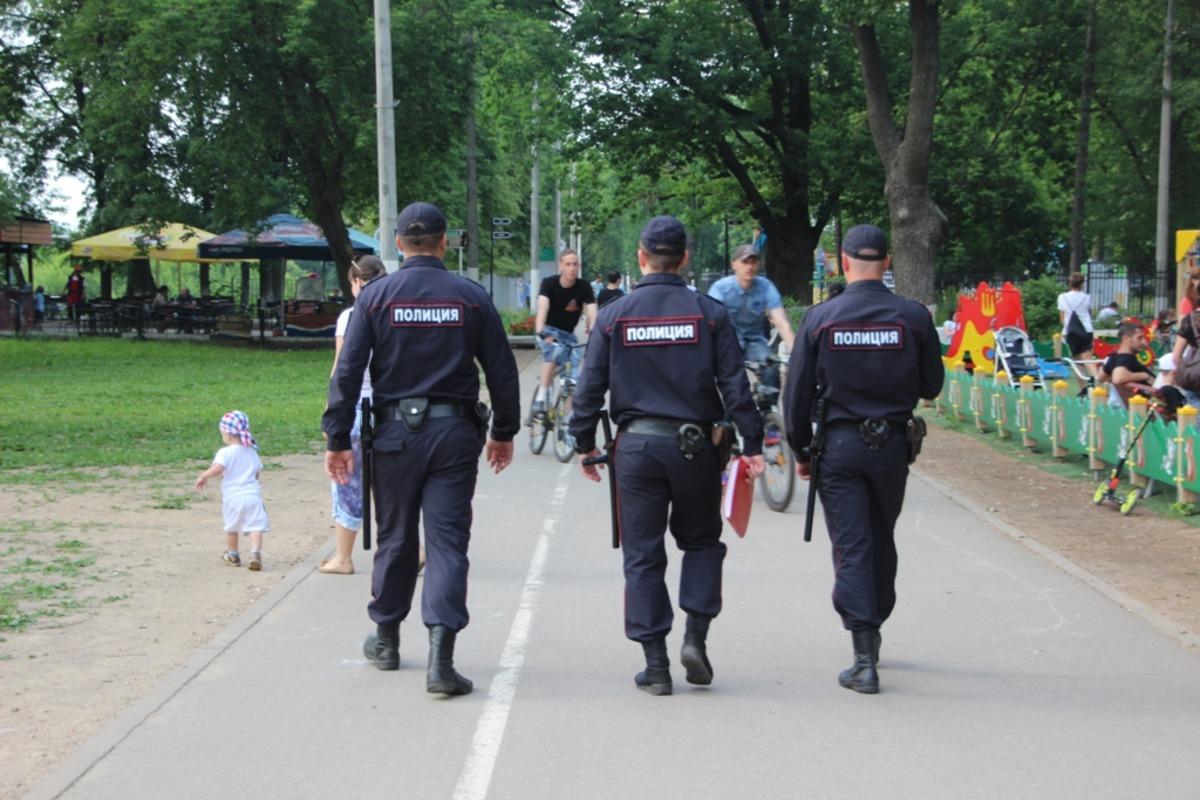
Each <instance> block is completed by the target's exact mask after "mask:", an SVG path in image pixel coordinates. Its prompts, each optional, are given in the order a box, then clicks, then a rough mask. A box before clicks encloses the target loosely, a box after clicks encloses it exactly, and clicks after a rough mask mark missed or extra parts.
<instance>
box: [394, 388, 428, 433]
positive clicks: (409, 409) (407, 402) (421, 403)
mask: <svg viewBox="0 0 1200 800" xmlns="http://www.w3.org/2000/svg"><path fill="white" fill-rule="evenodd" d="M398 405H399V407H400V418H401V419H402V420H404V427H406V428H408V430H409V431H410V432H412V433H416V432H417V431H419V430H421V429H422V428H424V427H425V420H426V418H427V417H428V416H429V398H428V397H405V398H402V399H401V400H400V401H399V403H398Z"/></svg>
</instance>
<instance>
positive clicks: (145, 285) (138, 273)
mask: <svg viewBox="0 0 1200 800" xmlns="http://www.w3.org/2000/svg"><path fill="white" fill-rule="evenodd" d="M128 263H129V267H128V269H127V270H126V273H125V274H126V282H125V296H126V297H138V296H143V297H150V296H153V295H154V293H155V291H157V290H158V287H157V286H155V285H154V273H153V272H151V270H150V259H148V258H135V259H133V260H132V261H130V262H128Z"/></svg>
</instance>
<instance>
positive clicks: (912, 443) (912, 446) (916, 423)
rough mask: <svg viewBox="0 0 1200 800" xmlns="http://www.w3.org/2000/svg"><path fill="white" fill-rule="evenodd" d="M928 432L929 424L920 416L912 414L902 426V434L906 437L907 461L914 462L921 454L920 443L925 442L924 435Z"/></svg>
mask: <svg viewBox="0 0 1200 800" xmlns="http://www.w3.org/2000/svg"><path fill="white" fill-rule="evenodd" d="M928 433H929V426H928V425H926V424H925V420H924V419H922V418H921V417H916V416H914V417H913V418H912V419H910V420H909V421H908V424H907V425H905V426H904V435H905V438H906V439H908V463H910V464H913V463H915V462H916V460H917V456H919V455H921V445H922V444H923V443H924V442H925V436H926V435H927V434H928Z"/></svg>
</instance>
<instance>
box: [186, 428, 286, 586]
mask: <svg viewBox="0 0 1200 800" xmlns="http://www.w3.org/2000/svg"><path fill="white" fill-rule="evenodd" d="M220 430H221V439H222V441H224V442H225V446H224V447H222V448H221V449H220V450H218V451H217V454H216V455H215V456H213V463H212V465H211V466H210V467H209V468H208V469H206V470H205V471H204V472H202V473H200V476H199V477H198V478H196V491H203V490H204V487H205V485H206V484H207V482H208V479H209V478H213V477H216V476H217V475H221V476H222V478H221V515H222V517H223V518H224V523H225V540H226V542H225V543H226V550H225V553H224V554H223V555H222V556H221V558H222V560H224V561H225V563H226V564H229V565H230V566H233V567H240V566H241V565H242V560H241V556H240V554H239V553H238V534H242V535H245V536H249V537H250V569H252V570H255V571H257V570H260V569H262V539H263V534H264V533H266V532H267V531H269V530H271V523H270V520H268V519H267V509H266V507H265V506H264V505H263V499H262V485H261V484H260V483H259V482H258V476H259V473H261V472H262V461H260V460H259V458H258V442H257V441H255V439H254V436H253V435H251V433H250V419H249V418H248V417H247V416H246V415H245V414H243V413H242V412H241V411H230V412H229V413H228V414H226V415H225V416H223V417H221V423H220Z"/></svg>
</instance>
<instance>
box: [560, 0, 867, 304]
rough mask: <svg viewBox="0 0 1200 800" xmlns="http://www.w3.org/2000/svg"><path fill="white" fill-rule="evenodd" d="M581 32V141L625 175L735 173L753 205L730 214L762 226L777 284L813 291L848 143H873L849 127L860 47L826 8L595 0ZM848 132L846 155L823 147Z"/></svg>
mask: <svg viewBox="0 0 1200 800" xmlns="http://www.w3.org/2000/svg"><path fill="white" fill-rule="evenodd" d="M570 31H571V37H572V41H573V42H574V43H575V46H576V47H577V48H578V49H579V50H580V52H581V54H582V58H581V59H580V60H579V61H578V63H577V86H578V87H579V89H578V90H579V94H578V95H577V98H576V99H577V108H578V110H579V118H580V125H581V131H580V134H581V140H582V142H583V143H584V144H585V145H588V146H600V147H604V148H605V149H606V150H607V151H608V152H609V154H610V157H611V158H612V159H613V160H614V161H616V162H619V163H621V164H623V165H625V166H624V168H623V171H624V172H626V173H628V172H631V171H635V170H636V171H640V172H642V173H643V174H647V175H663V174H665V173H670V172H674V171H676V170H680V169H683V168H685V167H686V166H687V165H690V164H706V165H708V167H709V171H710V174H712V175H714V176H717V175H719V176H727V177H728V178H730V179H731V180H732V182H733V183H734V184H735V185H736V186H737V189H738V192H739V195H740V197H739V201H740V202H739V204H738V206H737V207H733V208H727V209H725V210H724V213H723V214H722V217H724V218H729V217H737V216H742V215H743V214H744V213H748V214H749V215H750V216H752V217H753V218H754V219H755V220H757V221H758V223H759V224H760V225H761V226H762V228H763V229H764V230H765V231H766V233H767V237H768V238H767V265H768V270H769V272H770V274H771V276H772V278H773V279H774V280H775V281H776V282H777V283H778V284H779V285H780V288H781V289H782V290H783V291H785V292H787V293H789V294H794V295H797V296H804V295H805V294H806V290H807V287H808V285H809V281H810V278H811V275H812V269H813V251H814V249H815V248H816V246H817V244H818V242H819V240H820V235H821V232H822V230H823V229H824V228H825V225H826V223H827V222H828V221H829V219H830V216H831V214H832V213H833V209H834V205H835V202H836V200H837V198H838V195H839V193H840V191H841V189H842V187H843V186H845V185H847V183H849V182H852V181H853V179H854V177H855V175H856V174H857V170H856V165H857V164H859V163H860V162H861V159H859V158H857V157H855V156H854V155H851V154H848V153H847V149H849V148H851V147H853V145H854V144H855V143H862V141H863V140H862V137H861V135H856V134H855V133H854V132H853V131H851V130H849V129H848V128H846V127H844V125H845V117H846V108H845V106H846V104H847V102H848V100H847V93H848V94H849V96H850V97H853V96H854V94H855V90H854V89H853V88H852V77H853V73H852V72H851V68H852V64H851V63H850V61H849V60H848V59H847V57H846V54H847V53H848V52H852V51H851V50H850V42H849V39H848V37H847V35H846V31H845V30H844V29H839V28H838V26H837V25H836V24H835V20H834V19H833V18H831V17H830V15H829V14H828V13H827V11H826V9H825V8H824V6H823V4H822V3H819V2H815V1H809V2H805V1H804V0H798V1H797V2H789V3H777V2H771V1H770V0H742V1H741V2H732V0H723V1H722V2H711V1H706V2H700V1H699V0H684V1H683V2H673V3H662V4H659V3H656V4H652V5H649V6H646V5H645V4H642V3H633V2H628V1H627V0H586V1H585V2H581V3H580V4H578V13H577V14H575V15H574V17H573V19H572V21H571V26H570ZM835 98H836V99H835ZM839 106H840V110H839ZM834 131H839V133H833V132H834ZM838 139H840V140H841V141H842V143H843V145H844V147H843V148H839V150H838V152H834V151H832V150H829V151H826V150H823V149H819V148H818V147H817V143H818V142H832V141H835V140H838ZM837 167H849V168H850V169H849V170H839V169H837Z"/></svg>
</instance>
